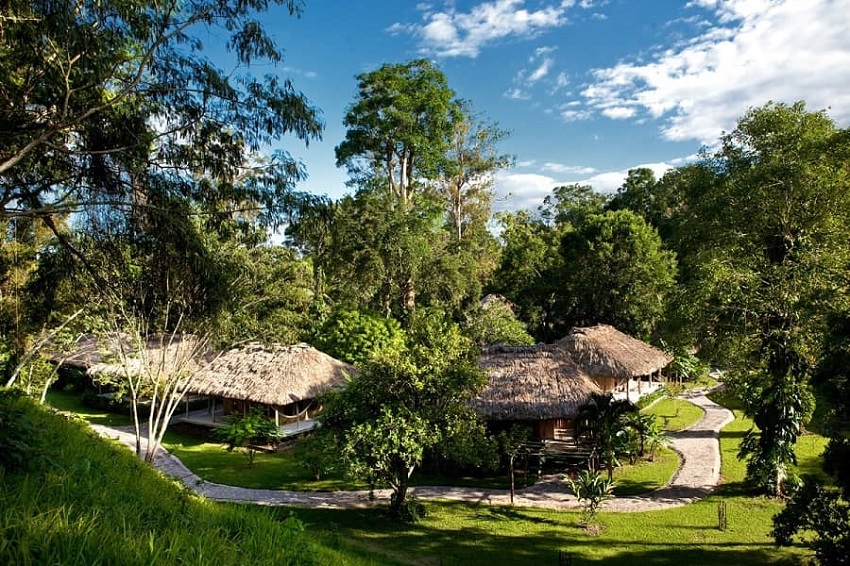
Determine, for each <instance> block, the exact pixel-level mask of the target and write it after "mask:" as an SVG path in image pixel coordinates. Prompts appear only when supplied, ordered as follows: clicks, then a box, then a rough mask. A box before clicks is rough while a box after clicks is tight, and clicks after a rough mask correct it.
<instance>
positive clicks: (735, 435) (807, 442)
mask: <svg viewBox="0 0 850 566" xmlns="http://www.w3.org/2000/svg"><path fill="white" fill-rule="evenodd" d="M709 397H710V398H711V400H712V401H714V402H715V403H718V404H721V405H723V406H725V407H727V408H729V409H731V410H732V412H733V413H734V414H735V420H734V421H732V422H731V423H729V424H728V425H726V427H725V428H724V429H723V430H722V431H720V457H721V464H720V476H721V479H722V482H723V485H722V486H721V491H724V492H729V493H736V492H741V491H743V489H744V478H745V477H746V475H747V463H746V461H743V460H739V459H738V446H739V444H740V443H741V440H742V439H743V438H744V435H745V434H746V433H747V431H749V430H750V429H751V428H753V427H754V423H753V420H752V419H750V418H749V417H747V416H746V415H745V414H744V410H743V405H742V404H741V402H740V400H738V399H737V398H736V397H734V395H732V394H731V393H729V392H727V391H722V390H721V391H715V392H712V393H711V394H710V395H709ZM827 442H828V439H827V438H825V437H823V436H820V435H818V434H814V433H806V434H804V435H803V436H801V437H800V438H799V440H798V441H797V447H796V453H797V466H796V469H795V470H794V472H795V473H797V474H799V475H803V474H812V475H815V476H817V477H818V478H820V479H821V480H822V481H824V482H826V483H831V481H832V480H831V479H830V478H829V476H828V475H826V473H825V472H824V471H823V469H822V468H821V464H822V461H823V449H824V447H825V446H826V443H827Z"/></svg>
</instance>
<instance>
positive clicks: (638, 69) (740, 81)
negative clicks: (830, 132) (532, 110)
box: [564, 0, 850, 143]
mask: <svg viewBox="0 0 850 566" xmlns="http://www.w3.org/2000/svg"><path fill="white" fill-rule="evenodd" d="M689 6H690V7H692V8H694V9H703V10H709V11H711V12H713V20H714V23H713V24H712V26H710V27H708V28H698V29H702V31H701V32H699V34H698V35H696V36H694V37H692V38H690V39H689V40H687V41H684V42H683V43H681V44H679V45H676V46H673V47H669V48H667V49H665V50H663V51H660V52H658V53H656V54H655V55H654V56H652V57H651V58H650V60H649V62H648V63H641V62H623V63H620V64H617V65H615V66H612V67H608V68H601V69H596V70H594V71H593V77H594V81H593V82H592V83H591V84H589V85H587V86H586V87H585V89H584V90H583V91H582V95H583V97H584V98H585V101H586V105H587V106H586V107H587V108H588V109H592V110H593V111H595V112H599V113H602V114H603V115H606V116H609V117H611V118H624V117H632V116H634V115H636V113H638V112H641V113H643V114H645V115H647V116H649V117H652V118H655V119H661V120H662V121H663V126H662V134H663V136H664V137H665V138H667V139H669V140H676V141H683V140H696V141H699V142H701V143H711V142H713V141H715V140H716V139H717V137H718V136H719V134H720V133H721V132H722V131H723V130H727V131H728V130H729V129H731V128H732V127H734V124H735V121H736V120H737V119H738V118H739V117H740V116H741V115H743V113H744V112H745V111H746V110H747V108H749V107H752V106H761V105H762V104H764V103H765V102H767V101H768V100H774V101H780V102H793V101H795V100H805V101H806V102H807V105H808V106H809V108H812V109H820V108H826V107H831V108H832V109H833V110H832V111H831V113H830V114H831V116H832V117H833V118H834V119H836V120H838V121H839V122H846V121H848V120H850V89H848V88H847V85H848V84H850V33H847V30H848V29H850V9H847V4H846V0H805V1H803V0H693V1H692V2H690V3H689ZM695 29H696V28H695ZM621 109H631V110H632V115H631V116H625V114H626V112H624V110H621ZM564 118H565V119H568V120H569V119H576V118H575V115H574V113H573V112H572V111H571V112H568V113H567V115H566V116H564Z"/></svg>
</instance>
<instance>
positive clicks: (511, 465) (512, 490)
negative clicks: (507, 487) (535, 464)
mask: <svg viewBox="0 0 850 566" xmlns="http://www.w3.org/2000/svg"><path fill="white" fill-rule="evenodd" d="M514 456H515V454H514V453H513V452H511V459H510V470H511V505H513V504H514Z"/></svg>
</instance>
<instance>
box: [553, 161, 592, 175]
mask: <svg viewBox="0 0 850 566" xmlns="http://www.w3.org/2000/svg"><path fill="white" fill-rule="evenodd" d="M540 168H541V169H542V170H543V171H551V172H552V173H561V174H570V175H592V174H593V173H596V168H595V167H584V166H581V165H565V164H563V163H553V162H551V161H547V162H546V163H544V164H543V165H542V166H541V167H540Z"/></svg>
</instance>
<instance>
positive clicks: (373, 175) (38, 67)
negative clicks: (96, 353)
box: [0, 0, 850, 494]
mask: <svg viewBox="0 0 850 566" xmlns="http://www.w3.org/2000/svg"><path fill="white" fill-rule="evenodd" d="M266 4H267V3H266V2H261V1H256V0H248V1H245V2H239V3H227V2H205V1H197V2H192V3H189V4H187V5H186V7H185V8H183V10H184V12H185V13H180V14H179V17H175V14H174V13H172V12H170V11H165V10H163V9H159V8H158V7H157V6H154V5H149V4H147V3H138V2H126V3H120V4H112V3H90V2H86V3H85V6H86V9H85V10H80V11H73V10H68V9H67V7H66V6H65V4H64V3H63V2H58V3H43V4H39V3H32V4H30V3H23V2H14V3H12V4H11V5H9V6H7V7H6V8H4V9H3V10H4V13H6V14H7V15H9V16H11V15H14V16H15V18H11V17H5V16H4V18H3V20H2V21H0V42H2V45H3V52H2V55H0V84H2V85H3V87H2V88H0V202H2V205H3V208H2V212H0V376H2V379H3V382H4V383H8V384H10V385H11V384H13V383H14V384H15V385H17V386H19V387H22V388H24V389H26V390H28V391H36V392H38V393H40V392H41V390H42V388H43V387H46V385H45V381H46V380H48V379H51V376H50V372H51V369H50V366H49V365H48V364H47V363H46V362H45V361H44V360H43V359H42V358H39V357H38V356H32V353H33V352H34V351H35V350H36V349H37V346H39V345H40V344H41V343H42V342H43V339H44V338H45V336H47V335H48V334H49V335H50V339H51V341H52V342H53V343H54V344H56V343H61V342H62V341H63V340H64V341H66V342H70V341H71V340H73V339H74V337H75V336H78V335H79V334H80V333H82V332H105V331H112V330H115V329H121V328H123V327H124V326H126V325H129V324H130V323H131V321H143V323H144V328H145V329H147V331H148V332H151V333H163V332H170V331H174V330H176V329H177V328H178V326H179V327H180V330H181V331H182V330H189V331H196V332H200V331H203V332H207V333H209V334H210V336H212V338H213V340H214V342H215V344H216V345H217V346H218V347H222V348H223V347H226V346H229V345H232V344H236V343H239V342H244V341H249V340H252V341H260V342H265V343H285V344H290V343H295V342H299V341H305V342H308V343H311V344H314V345H316V346H317V347H319V348H320V349H322V350H323V351H326V352H328V353H330V354H332V355H334V356H337V357H339V358H341V359H343V360H346V361H349V362H352V363H355V364H358V365H360V366H363V367H366V366H369V364H370V363H372V364H373V365H372V366H370V367H372V371H371V372H367V374H368V375H371V376H372V378H374V379H376V380H378V381H376V382H375V383H376V384H377V385H374V384H373V385H374V387H385V388H386V389H383V390H384V391H387V395H388V396H392V387H391V384H392V378H393V376H408V377H405V378H404V379H411V380H420V381H422V382H423V383H424V385H422V388H423V389H422V391H425V393H422V398H423V399H424V400H422V404H421V407H422V409H421V411H420V413H418V414H414V415H412V416H411V415H409V414H408V415H407V417H405V418H406V420H405V421H404V422H401V421H400V420H399V419H400V417H399V415H398V414H395V413H392V411H391V410H390V409H387V410H386V411H384V413H382V415H383V416H382V418H384V419H385V422H382V423H380V426H384V427H388V428H389V429H392V430H396V429H399V428H404V427H408V428H407V429H406V430H409V431H410V434H411V435H413V436H414V437H416V439H417V440H416V443H417V444H418V445H420V448H421V446H422V445H424V446H426V447H433V446H435V445H438V444H439V443H440V442H443V441H448V440H450V439H449V438H448V436H443V437H439V436H436V437H435V436H434V435H433V434H431V433H430V432H429V430H431V429H429V427H428V424H427V423H429V422H430V421H428V420H427V419H428V418H429V417H428V416H427V415H426V413H427V412H428V411H433V407H432V406H431V405H428V403H431V402H432V401H433V399H432V398H431V397H429V396H428V394H427V393H428V392H432V393H433V396H439V395H438V392H442V394H445V391H446V390H451V388H452V387H454V388H456V389H455V390H453V391H455V392H457V395H454V397H455V398H454V399H452V400H450V401H451V402H458V401H461V400H462V399H463V395H465V394H466V393H467V392H468V391H471V390H474V388H475V387H476V384H477V383H478V381H476V380H477V377H476V376H475V375H473V374H474V371H473V370H472V369H470V368H469V367H468V366H470V364H472V365H474V363H473V360H474V355H472V354H470V352H474V348H475V347H476V346H478V347H480V346H485V345H489V344H529V343H534V342H552V341H554V340H557V339H559V338H561V337H562V336H564V335H565V334H566V333H567V332H568V331H569V330H570V329H571V328H572V327H574V326H585V325H592V324H597V323H606V324H611V325H613V326H615V327H616V328H618V329H620V330H622V331H624V332H627V333H629V334H632V335H634V336H637V337H640V338H642V339H645V340H647V341H650V342H652V343H655V344H658V345H663V346H664V347H665V348H667V349H668V350H670V351H671V352H674V353H680V354H681V353H691V354H693V353H695V354H696V355H697V356H698V357H699V358H700V359H702V360H703V361H705V362H708V363H711V364H713V365H715V366H717V367H720V368H722V369H723V370H724V371H725V372H726V376H727V377H726V379H727V383H728V384H729V385H730V386H734V387H735V388H736V390H738V391H739V392H740V394H741V395H742V396H743V399H744V401H745V403H746V407H747V412H748V414H749V415H751V416H752V417H753V418H754V420H755V423H756V424H757V426H758V428H759V430H760V434H750V435H749V436H748V437H747V439H746V440H745V442H744V444H743V448H742V451H743V455H744V456H745V457H746V458H747V459H748V477H749V479H750V481H751V482H752V484H753V485H754V486H756V487H758V488H759V489H761V490H765V491H767V492H770V493H775V494H784V493H787V492H789V491H790V490H792V483H793V482H791V481H790V480H791V479H792V478H790V477H789V475H788V468H789V466H790V465H791V464H792V462H793V459H794V452H793V448H794V444H795V442H796V440H797V438H798V436H799V434H800V433H801V431H802V430H803V428H804V427H805V426H807V425H808V423H809V421H810V420H811V419H812V415H813V414H815V415H816V416H817V426H819V427H821V429H822V430H823V431H824V432H825V433H826V434H827V435H829V436H830V437H831V438H832V439H833V440H832V443H831V444H830V448H829V450H830V451H831V454H833V455H837V456H835V458H837V461H841V457H842V455H844V456H846V454H847V453H848V451H850V443H848V440H847V438H848V434H850V422H848V420H847V419H848V415H850V386H848V381H847V367H848V366H847V361H848V356H850V280H848V273H850V271H848V267H850V245H848V240H847V234H848V233H850V130H847V129H843V128H841V127H839V125H838V124H836V123H835V122H834V121H833V120H831V119H830V117H829V116H828V115H827V113H826V112H825V111H820V110H812V109H809V108H807V107H806V105H805V103H804V102H802V101H799V102H787V103H786V102H767V101H766V103H765V104H764V105H763V106H761V107H757V108H750V109H746V108H742V109H741V117H740V119H739V120H738V122H737V124H736V126H735V127H734V129H732V130H731V131H729V132H728V133H726V134H724V135H723V136H722V137H721V138H720V139H719V140H717V143H716V144H714V145H712V146H711V147H709V148H704V149H703V150H702V151H701V152H700V153H699V155H698V157H697V158H696V159H695V160H694V161H693V162H691V163H689V164H687V165H684V166H681V167H678V168H676V169H672V170H670V171H668V172H667V173H665V174H664V175H663V176H662V177H661V178H656V177H655V176H654V174H653V173H652V171H650V170H649V169H633V170H631V171H629V172H628V176H627V178H626V179H625V180H624V182H623V184H622V186H621V187H620V188H619V189H618V190H617V192H616V193H615V194H611V195H607V194H600V193H597V192H595V191H594V190H593V189H592V187H589V186H582V185H566V186H560V187H557V188H555V189H554V190H553V191H552V193H551V194H550V195H549V196H547V197H546V199H545V201H544V202H543V203H542V204H541V206H540V207H538V208H537V209H534V210H516V211H511V212H503V213H500V214H495V215H494V214H493V199H494V192H493V182H494V174H495V173H496V172H497V171H499V170H501V169H504V168H507V167H510V165H511V163H512V158H511V156H510V155H507V154H505V153H503V152H502V151H501V150H500V148H499V144H500V141H502V140H503V139H504V138H505V137H506V136H508V135H510V133H509V132H506V131H504V130H502V129H501V128H500V127H499V126H498V124H495V123H493V122H491V121H489V120H488V119H487V118H486V115H485V114H482V113H481V109H477V108H474V107H473V103H472V102H470V101H467V100H463V99H461V98H460V97H459V96H458V95H457V93H456V92H455V91H454V90H453V89H452V87H451V85H450V84H449V83H448V80H447V78H446V76H445V75H444V74H443V72H442V71H441V70H440V68H439V67H438V66H437V65H435V64H434V63H432V62H430V61H428V60H423V59H417V60H411V61H406V62H401V63H387V64H385V65H383V66H381V67H380V68H378V69H376V70H373V71H369V72H365V73H363V74H361V75H359V76H358V77H357V92H356V95H355V97H354V99H353V100H352V101H351V104H350V106H349V107H348V108H347V110H346V113H345V121H344V125H345V128H346V134H345V137H344V139H341V140H339V141H338V145H337V146H336V158H337V165H338V167H341V168H345V170H346V171H347V172H348V175H349V183H348V195H347V196H345V197H343V198H340V199H337V200H334V199H330V198H327V197H324V196H320V195H314V194H306V193H303V192H300V191H299V189H298V181H299V180H300V179H301V178H302V177H303V175H304V171H303V170H302V168H301V166H300V164H299V163H298V162H297V161H296V160H294V159H293V158H292V157H291V156H290V155H289V154H288V153H286V152H283V151H281V152H277V153H273V154H270V153H268V152H267V151H266V150H265V148H267V147H269V144H270V143H272V142H275V141H278V140H288V142H287V143H289V142H292V143H307V142H309V141H311V140H314V139H317V138H318V137H320V136H321V135H322V131H323V124H322V120H321V113H320V111H319V109H317V108H315V107H314V106H313V105H312V104H311V102H310V100H309V99H308V97H307V96H306V95H305V94H303V93H301V92H300V91H298V90H297V89H296V88H295V87H294V86H293V85H292V84H291V83H290V82H289V81H288V80H280V79H278V78H275V77H270V76H267V77H256V76H254V75H251V74H249V73H248V71H244V69H250V67H249V66H248V64H250V63H255V62H256V61H258V60H267V61H279V60H281V58H282V52H281V50H280V48H279V47H277V46H276V45H275V44H274V42H273V41H272V40H271V39H270V37H269V36H268V35H267V34H266V32H265V31H264V30H263V29H262V28H261V27H259V25H258V24H256V22H255V21H254V20H253V19H252V17H253V14H254V13H255V12H256V11H257V10H263V9H264V8H265V7H266ZM284 4H285V5H287V7H288V9H289V10H290V11H291V12H292V13H297V12H298V11H299V10H300V9H301V7H300V3H298V2H285V3H284ZM139 8H143V9H142V10H139ZM212 22H216V23H217V24H220V25H222V26H223V27H225V28H226V29H228V30H230V34H231V38H230V40H229V43H228V45H229V46H230V47H231V49H232V51H233V53H234V55H235V56H236V57H237V58H238V60H239V61H240V62H241V63H244V64H245V65H244V66H243V67H241V69H242V70H243V71H244V72H243V73H242V74H236V75H234V74H228V73H225V72H224V71H222V70H220V69H218V68H217V67H216V66H215V65H214V64H213V63H212V62H210V61H209V60H208V59H206V58H205V57H204V55H203V53H202V52H200V51H198V50H196V48H195V46H194V45H193V41H192V37H191V35H190V34H189V33H188V31H187V30H188V29H189V28H190V27H191V25H195V24H198V25H205V24H209V23H212ZM484 110H486V109H484ZM275 231H278V232H282V233H283V234H284V235H285V237H284V240H283V242H282V243H274V242H273V241H272V239H271V234H273V233H274V232H275ZM488 295H499V296H501V297H503V298H504V301H498V300H497V301H496V302H495V304H496V307H495V308H492V307H489V305H490V304H492V303H486V304H484V305H483V306H482V299H483V298H484V297H486V296H488ZM379 350H391V351H392V352H393V354H392V355H386V356H384V357H383V358H382V359H381V360H380V362H373V361H370V360H371V359H372V354H373V353H374V352H377V351H379ZM471 356H472V357H471ZM425 376H430V377H427V378H426V377H425ZM428 379H431V381H428ZM381 380H383V381H381ZM386 380H390V381H389V382H387V381H386ZM352 391H353V392H352V393H351V394H350V395H352V396H356V395H357V394H358V391H357V390H356V389H353V390H352ZM349 401H350V402H352V403H357V402H359V401H357V400H356V399H355V400H353V401H352V400H351V399H349ZM369 402H374V400H370V401H369ZM448 402H449V401H447V400H446V399H442V398H441V399H440V400H439V403H443V404H442V405H440V407H444V406H445V403H448ZM364 403H365V401H364ZM393 403H395V405H398V404H401V405H405V406H406V410H407V411H408V413H409V412H410V411H409V410H410V408H411V407H419V406H420V405H417V404H415V403H413V404H411V403H412V402H411V401H410V399H409V398H407V399H402V398H399V399H395V400H394V401H393ZM416 403H419V401H417V402H416ZM395 405H393V406H395ZM459 410H460V409H459ZM343 412H344V411H343ZM406 414H407V413H406ZM445 414H449V413H445ZM339 418H340V419H343V418H352V417H351V415H350V414H347V415H341V416H339ZM400 423H401V424H400ZM441 426H442V425H441ZM446 426H448V425H446ZM417 435H418V436H417ZM429 435H430V436H429Z"/></svg>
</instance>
